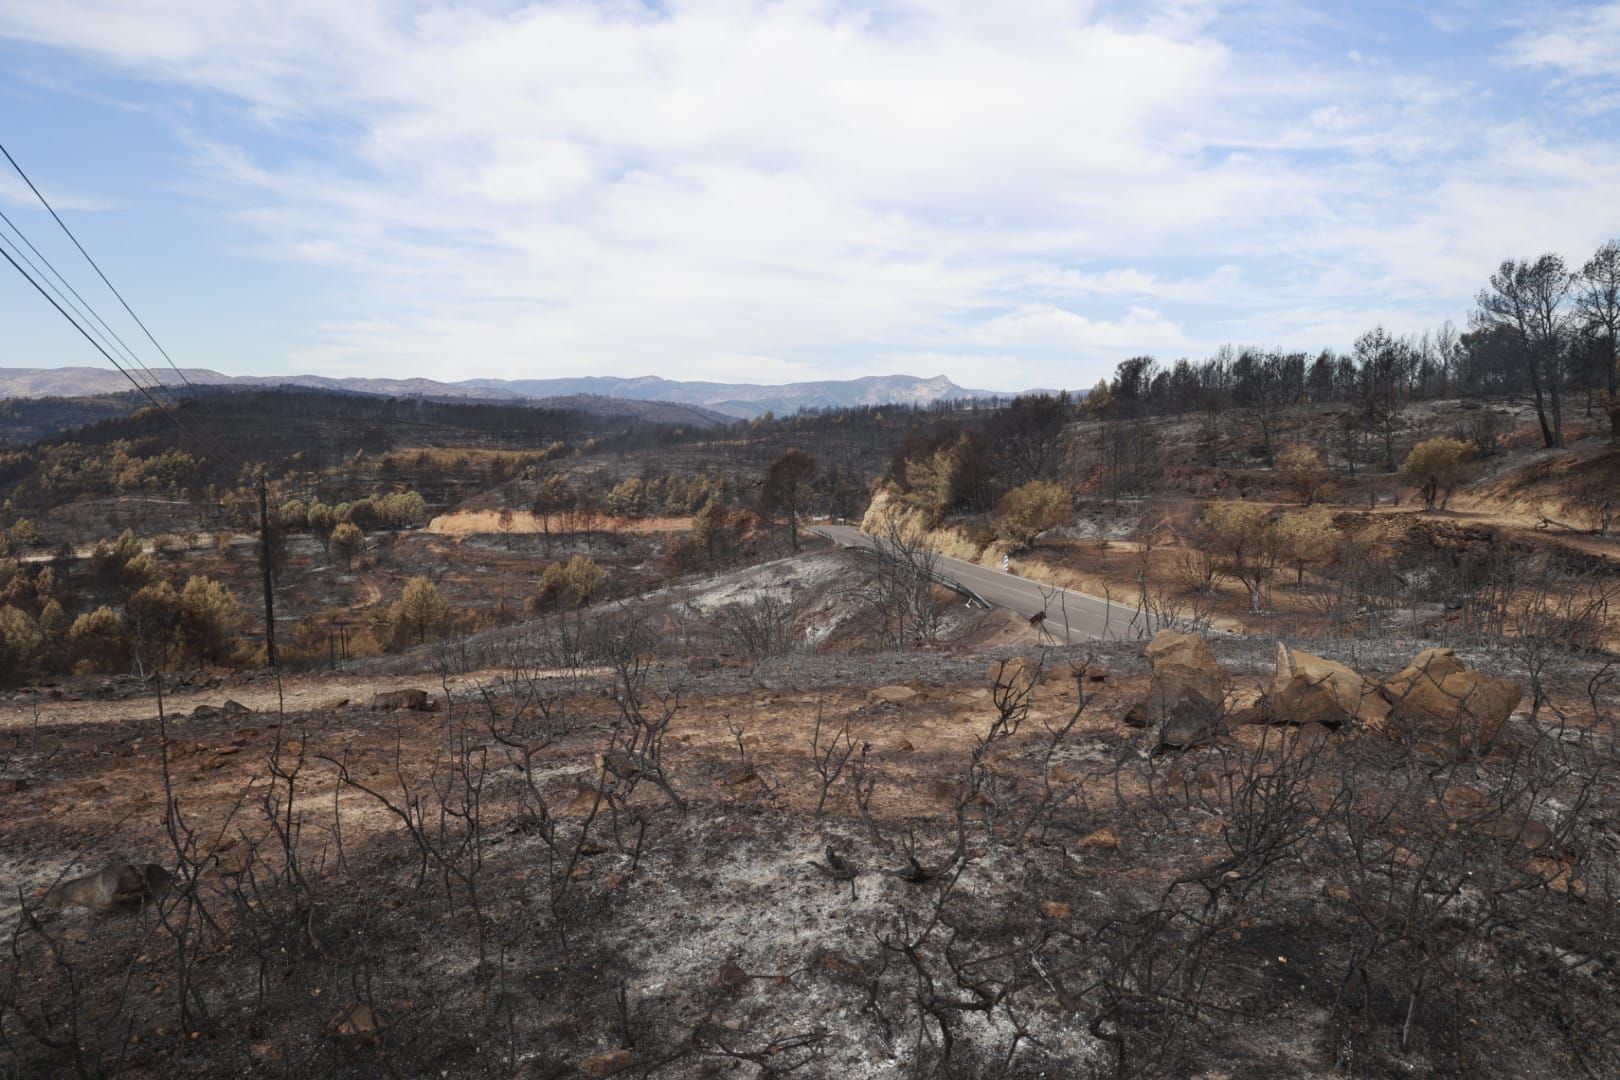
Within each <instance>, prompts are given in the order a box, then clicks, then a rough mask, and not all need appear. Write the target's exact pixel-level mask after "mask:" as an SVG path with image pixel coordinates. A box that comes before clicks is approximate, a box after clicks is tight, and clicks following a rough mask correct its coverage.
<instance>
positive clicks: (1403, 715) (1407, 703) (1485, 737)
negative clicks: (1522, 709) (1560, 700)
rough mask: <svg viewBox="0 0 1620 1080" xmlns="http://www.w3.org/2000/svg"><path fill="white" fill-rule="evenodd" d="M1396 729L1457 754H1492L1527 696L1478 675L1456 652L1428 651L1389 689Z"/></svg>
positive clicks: (1504, 682)
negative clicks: (1507, 724)
mask: <svg viewBox="0 0 1620 1080" xmlns="http://www.w3.org/2000/svg"><path fill="white" fill-rule="evenodd" d="M1383 694H1384V697H1385V699H1386V700H1387V701H1388V703H1389V705H1390V725H1389V726H1390V730H1391V731H1392V732H1393V733H1395V734H1397V735H1401V736H1403V737H1416V738H1418V739H1419V740H1424V739H1429V740H1439V741H1441V742H1442V743H1444V744H1445V745H1446V746H1447V747H1448V748H1449V749H1450V750H1451V751H1452V752H1453V753H1454V754H1455V753H1462V754H1469V753H1475V752H1479V751H1483V750H1485V749H1488V748H1489V747H1490V745H1491V744H1492V743H1494V742H1495V741H1496V737H1497V735H1498V734H1499V733H1500V732H1501V730H1502V725H1503V724H1505V723H1506V722H1507V718H1508V717H1509V716H1511V715H1512V714H1513V710H1514V709H1516V708H1517V707H1518V705H1519V700H1520V699H1521V698H1522V697H1523V696H1524V691H1523V690H1521V689H1520V688H1519V687H1518V686H1516V685H1515V684H1513V683H1511V682H1508V681H1507V680H1506V679H1498V678H1495V677H1493V676H1490V675H1485V674H1483V673H1481V672H1478V671H1474V670H1472V669H1470V668H1468V667H1467V666H1465V665H1464V664H1463V662H1462V661H1461V660H1458V659H1457V657H1456V654H1455V653H1453V652H1452V650H1450V649H1444V648H1435V649H1425V650H1423V651H1422V652H1420V653H1418V655H1417V656H1416V657H1415V658H1413V660H1412V662H1411V663H1410V664H1408V665H1407V666H1406V667H1405V668H1404V669H1403V670H1402V671H1401V672H1400V673H1399V674H1397V675H1396V676H1395V677H1394V678H1392V679H1390V680H1389V681H1388V682H1386V683H1385V684H1384V686H1383Z"/></svg>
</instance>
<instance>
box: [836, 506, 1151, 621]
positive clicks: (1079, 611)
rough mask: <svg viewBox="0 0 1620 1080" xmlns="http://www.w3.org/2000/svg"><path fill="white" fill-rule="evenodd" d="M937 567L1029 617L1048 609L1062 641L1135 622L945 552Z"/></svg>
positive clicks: (843, 528) (1120, 608) (859, 544)
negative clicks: (951, 556) (954, 557)
mask: <svg viewBox="0 0 1620 1080" xmlns="http://www.w3.org/2000/svg"><path fill="white" fill-rule="evenodd" d="M813 531H814V532H817V533H820V534H821V535H822V536H825V537H826V538H827V539H829V540H831V541H832V542H833V543H835V544H839V545H841V546H843V547H850V548H871V547H875V546H876V545H875V544H874V542H873V540H872V538H871V537H870V536H867V535H866V534H865V533H863V532H861V531H860V530H859V529H857V528H854V527H853V526H850V525H816V526H814V527H813ZM935 566H936V568H937V569H938V570H939V572H940V573H941V574H942V575H943V576H945V577H948V578H951V579H952V580H954V581H959V582H961V583H962V584H963V585H965V586H967V587H968V588H969V589H972V590H973V591H974V592H975V593H977V594H978V595H979V596H980V597H982V598H983V599H984V600H986V601H987V602H989V603H991V604H995V605H996V606H997V607H1004V608H1007V609H1008V610H1011V611H1016V612H1018V614H1020V615H1022V616H1024V617H1025V618H1030V617H1032V616H1034V615H1036V614H1038V613H1040V612H1043V611H1044V612H1045V613H1046V621H1045V623H1044V624H1043V625H1044V626H1045V628H1046V630H1047V631H1048V632H1050V633H1051V635H1052V637H1053V638H1055V639H1056V640H1057V641H1058V643H1060V644H1067V643H1071V642H1076V641H1090V640H1093V639H1096V638H1105V637H1106V638H1118V637H1121V636H1123V635H1124V634H1125V633H1126V627H1127V626H1128V625H1129V624H1130V621H1131V615H1132V613H1133V612H1132V609H1131V608H1129V607H1126V606H1125V605H1123V604H1109V602H1108V601H1106V600H1104V599H1103V598H1102V597H1100V596H1089V595H1087V594H1086V593H1079V592H1073V591H1071V590H1069V589H1059V588H1057V587H1056V586H1053V585H1042V584H1041V583H1040V582H1037V581H1030V580H1029V579H1028V578H1021V577H1018V576H1016V575H1014V574H1004V573H1002V572H1001V571H999V570H990V569H987V568H986V567H983V566H978V565H976V564H974V563H970V562H963V561H962V560H961V559H953V558H950V557H949V556H946V555H940V556H938V558H937V561H936V563H935Z"/></svg>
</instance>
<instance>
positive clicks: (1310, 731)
mask: <svg viewBox="0 0 1620 1080" xmlns="http://www.w3.org/2000/svg"><path fill="white" fill-rule="evenodd" d="M1329 732H1330V729H1329V728H1328V727H1327V726H1326V725H1325V724H1315V723H1311V724H1301V725H1300V726H1299V728H1298V730H1296V731H1295V732H1294V737H1293V739H1292V740H1290V741H1289V744H1288V748H1289V749H1290V750H1293V751H1295V752H1298V753H1305V752H1308V751H1310V750H1314V749H1315V748H1316V747H1318V746H1321V745H1322V744H1323V743H1325V742H1327V741H1328V736H1329Z"/></svg>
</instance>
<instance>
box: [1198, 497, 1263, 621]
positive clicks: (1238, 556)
mask: <svg viewBox="0 0 1620 1080" xmlns="http://www.w3.org/2000/svg"><path fill="white" fill-rule="evenodd" d="M1202 533H1203V535H1202V536H1201V537H1200V538H1199V542H1200V543H1203V544H1206V545H1208V547H1209V550H1210V551H1211V552H1212V554H1213V555H1214V557H1215V559H1216V562H1217V565H1218V566H1219V567H1220V569H1221V570H1222V571H1223V572H1224V573H1226V574H1227V575H1229V576H1230V577H1233V578H1236V579H1237V580H1238V581H1240V582H1242V583H1243V586H1244V588H1246V589H1248V591H1249V604H1250V607H1251V608H1252V609H1253V610H1255V611H1259V610H1260V598H1261V595H1262V593H1263V592H1264V590H1265V587H1266V582H1267V581H1269V580H1270V579H1271V575H1272V573H1273V572H1274V571H1275V570H1276V567H1277V560H1278V558H1279V556H1280V555H1281V550H1280V545H1279V543H1278V536H1277V530H1276V528H1275V527H1273V525H1272V524H1271V514H1270V511H1269V510H1267V509H1266V507H1264V506H1262V505H1260V504H1258V503H1249V502H1238V501H1235V500H1234V501H1230V502H1218V503H1213V504H1211V505H1210V507H1209V509H1207V510H1205V511H1204V522H1203V530H1202Z"/></svg>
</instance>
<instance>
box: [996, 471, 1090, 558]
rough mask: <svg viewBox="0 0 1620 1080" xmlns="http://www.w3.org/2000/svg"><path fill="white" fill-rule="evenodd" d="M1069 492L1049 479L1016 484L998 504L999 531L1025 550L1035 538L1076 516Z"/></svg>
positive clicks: (997, 527) (1018, 548)
mask: <svg viewBox="0 0 1620 1080" xmlns="http://www.w3.org/2000/svg"><path fill="white" fill-rule="evenodd" d="M1073 513H1074V507H1073V503H1072V501H1071V500H1070V498H1069V493H1068V492H1067V491H1066V490H1064V489H1063V488H1062V487H1061V486H1060V485H1058V484H1054V483H1052V482H1050V481H1048V480H1031V481H1030V482H1029V483H1027V484H1023V485H1021V486H1019V487H1015V488H1013V489H1012V490H1011V491H1009V492H1007V494H1005V495H1003V496H1002V497H1001V502H1000V503H999V504H998V505H997V506H996V535H997V536H999V537H1000V538H1001V539H1003V540H1005V541H1007V543H1008V544H1009V545H1011V547H1012V549H1013V550H1014V551H1023V550H1024V549H1025V548H1028V547H1029V546H1030V545H1031V544H1033V543H1034V542H1035V538H1036V537H1037V536H1039V535H1040V534H1041V533H1043V532H1045V531H1046V530H1048V529H1054V528H1056V527H1057V526H1059V525H1062V524H1063V523H1064V522H1066V521H1068V520H1069V518H1070V517H1071V516H1073Z"/></svg>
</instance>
